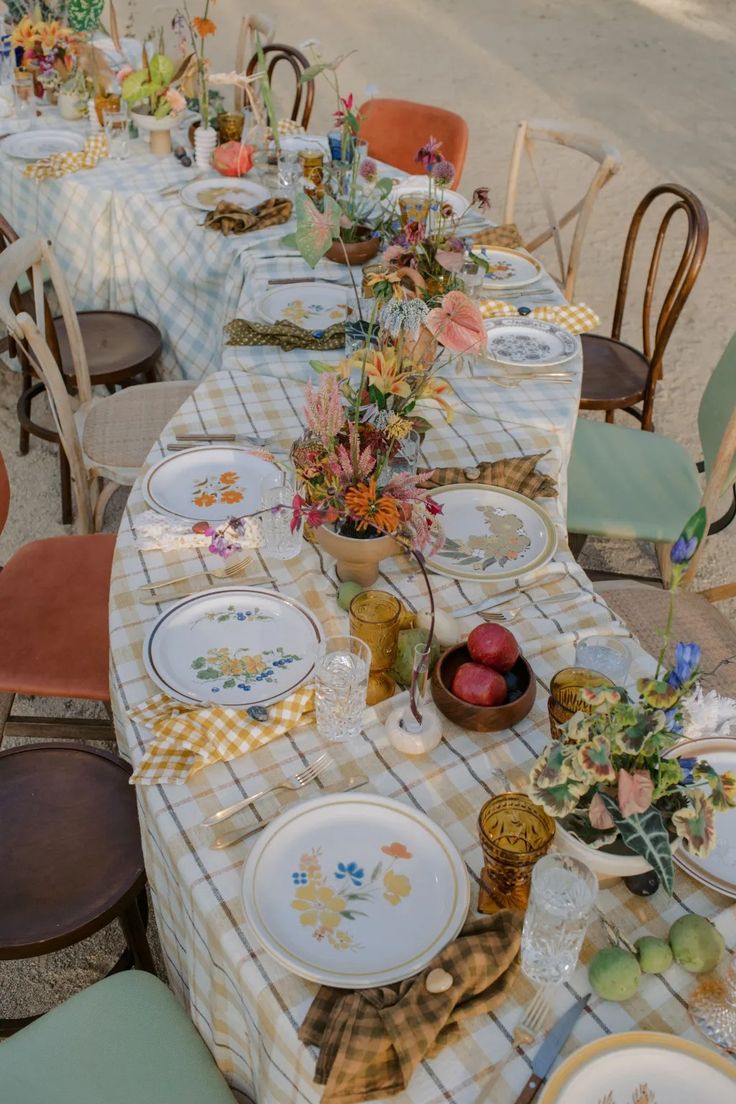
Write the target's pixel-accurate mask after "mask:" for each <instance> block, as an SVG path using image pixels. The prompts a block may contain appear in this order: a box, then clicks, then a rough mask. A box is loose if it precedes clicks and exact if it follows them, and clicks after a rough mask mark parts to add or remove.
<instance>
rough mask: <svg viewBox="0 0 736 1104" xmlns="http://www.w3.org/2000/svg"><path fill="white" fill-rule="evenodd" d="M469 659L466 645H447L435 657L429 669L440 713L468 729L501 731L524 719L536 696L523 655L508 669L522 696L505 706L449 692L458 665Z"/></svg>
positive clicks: (535, 683)
mask: <svg viewBox="0 0 736 1104" xmlns="http://www.w3.org/2000/svg"><path fill="white" fill-rule="evenodd" d="M472 662H473V660H472V657H471V655H470V652H469V651H468V647H467V644H456V645H455V647H454V648H448V649H447V651H446V652H445V653H444V654H443V655H442V656H440V658H439V659H438V661H437V663H436V664H435V668H434V671H433V672H432V697H433V698H434V703H435V705H436V706H437V708H438V709H439V711H440V713H443V714H444V715H445V717H447V719H448V720H450V721H452V722H453V723H454V724H456V725H459V726H460V728H466V729H469V730H470V731H471V732H502V731H503V729H505V728H511V727H512V725H515V724H518V723H519V721H521V720H523V719H524V717H526V715H527V713H529V711H530V710H531V708H532V706H533V705H534V699H535V697H536V696H537V680H536V679H535V677H534V672H533V671H532V669H531V667H530V666H529V664H528V663H527V661H526V660H525V659H524V657H523V656H519V658H518V659H517V661H516V663H515V664H514V666H513V667H512V668H511V670H512V671H513V673H514V674H515V675H516V676H517V678H518V679H519V682H520V685H521V686H523V687H524V689H523V691H522V694H521V697H519V698H517V699H516V701H512V702H507V703H506V704H505V705H471V703H470V702H465V701H463V700H462V699H461V698H458V697H457V696H456V695H455V694H453V693H452V691H451V690H450V687H451V686H452V682H453V679H454V678H455V673H456V672H457V669H458V667H459V666H460V665H461V664H462V663H472Z"/></svg>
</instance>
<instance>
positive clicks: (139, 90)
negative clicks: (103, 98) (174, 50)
mask: <svg viewBox="0 0 736 1104" xmlns="http://www.w3.org/2000/svg"><path fill="white" fill-rule="evenodd" d="M189 62H190V59H189V58H187V59H185V60H184V61H183V62H182V63H181V65H180V66H179V67H178V69H177V67H176V66H175V64H174V62H173V61H172V60H171V58H170V57H167V56H166V54H154V55H153V57H152V58H151V60H150V61H148V59H147V58H145V57H144V66H143V68H142V69H136V70H135V71H131V72H127V73H126V72H125V70H121V73H120V74H119V76H122V83H121V91H122V94H123V99H124V100H125V101H126V103H128V104H130V106H131V107H133V108H136V109H137V110H138V111H140V109H141V107H147V108H148V110H147V112H146V111H144V112H142V113H143V114H149V115H153V116H154V117H155V118H156V119H163V118H165V117H166V116H167V115H170V114H171V113H172V112H173V113H174V114H176V113H178V112H179V111H183V110H184V109H185V107H186V100H185V98H184V96H183V94H182V92H181V89H180V87H179V85H180V84H181V81H182V78H183V77H184V75H185V73H186V70H187V69H188V67H189Z"/></svg>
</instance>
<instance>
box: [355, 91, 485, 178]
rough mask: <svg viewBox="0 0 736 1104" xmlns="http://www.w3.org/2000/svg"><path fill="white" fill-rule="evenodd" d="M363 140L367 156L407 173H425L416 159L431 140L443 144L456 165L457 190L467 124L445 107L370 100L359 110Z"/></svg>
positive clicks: (461, 171) (445, 152) (465, 152)
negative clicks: (434, 139) (365, 144)
mask: <svg viewBox="0 0 736 1104" xmlns="http://www.w3.org/2000/svg"><path fill="white" fill-rule="evenodd" d="M358 114H359V115H360V120H361V122H360V137H361V138H362V139H365V141H366V142H367V143H368V153H369V154H370V155H371V157H377V158H378V160H379V161H385V162H386V164H387V165H395V166H396V168H397V169H403V170H404V172H408V173H417V172H423V171H424V170H423V169H422V168H421V166H419V165H417V162H416V156H417V150H419V149H420V148H421V147H422V146H423V145H424V144H425V142H426V141H427V139H428V138H437V139H438V141H440V142H441V143H442V146H441V148H440V153H441V154H442V156H443V157H444V158H445V160H447V161H450V162H451V163H452V164H453V165H454V166H455V177H454V179H453V181H452V185H451V187H453V188H457V186H458V185H459V183H460V178H461V176H462V175H463V168H464V167H465V158H466V156H467V152H468V124H467V123H466V122H465V120H464V119H463V117H462V115H456V114H455V112H454V111H447V110H445V108H444V107H432V106H431V105H429V104H421V103H413V102H412V101H411V100H383V99H376V100H367V101H366V103H364V104H362V105H361V106H360V107H359V109H358Z"/></svg>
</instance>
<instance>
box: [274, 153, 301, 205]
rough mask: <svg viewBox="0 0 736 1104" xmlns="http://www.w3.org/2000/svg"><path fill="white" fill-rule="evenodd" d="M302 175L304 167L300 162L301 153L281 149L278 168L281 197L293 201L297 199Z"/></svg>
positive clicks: (278, 188)
mask: <svg viewBox="0 0 736 1104" xmlns="http://www.w3.org/2000/svg"><path fill="white" fill-rule="evenodd" d="M301 175H302V166H301V162H300V160H299V151H298V150H285V149H281V151H280V153H279V160H278V166H277V176H278V187H277V191H278V193H279V195H283V196H286V198H287V199H292V200H293V199H294V198H295V197H296V192H297V185H298V184H299V181H300V179H301Z"/></svg>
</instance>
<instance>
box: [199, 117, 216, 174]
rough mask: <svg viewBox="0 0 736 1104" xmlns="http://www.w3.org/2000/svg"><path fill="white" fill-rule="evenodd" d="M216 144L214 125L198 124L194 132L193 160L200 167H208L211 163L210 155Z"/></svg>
mask: <svg viewBox="0 0 736 1104" xmlns="http://www.w3.org/2000/svg"><path fill="white" fill-rule="evenodd" d="M216 145H217V131H216V130H215V128H214V127H203V126H198V127H197V129H196V130H195V132H194V160H195V161H196V162H197V166H198V168H200V169H208V168H209V167H210V165H211V164H212V155H213V153H214V152H215V146H216Z"/></svg>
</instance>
